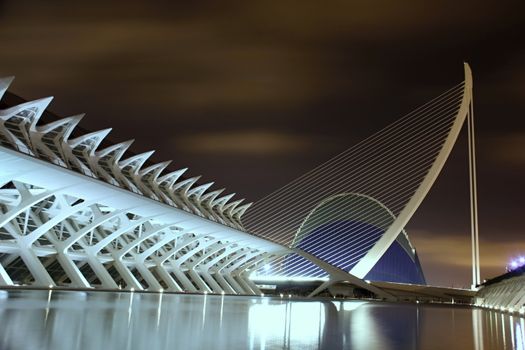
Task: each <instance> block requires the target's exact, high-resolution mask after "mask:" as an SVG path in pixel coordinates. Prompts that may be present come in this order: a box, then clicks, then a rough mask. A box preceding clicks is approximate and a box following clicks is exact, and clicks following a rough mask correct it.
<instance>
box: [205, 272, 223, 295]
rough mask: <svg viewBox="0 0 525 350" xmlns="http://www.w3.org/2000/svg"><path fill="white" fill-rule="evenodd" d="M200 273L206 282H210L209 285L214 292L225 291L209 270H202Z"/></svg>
mask: <svg viewBox="0 0 525 350" xmlns="http://www.w3.org/2000/svg"><path fill="white" fill-rule="evenodd" d="M200 275H201V276H202V278H204V280H205V281H206V283H208V285H209V286H210V287H211V289H212V290H213V292H214V293H217V294H220V293H222V292H223V289H222V288H221V286H219V284H218V283H217V281H215V280H214V279H213V277H212V276H211V275H210V274H209V273H208V272H204V271H200Z"/></svg>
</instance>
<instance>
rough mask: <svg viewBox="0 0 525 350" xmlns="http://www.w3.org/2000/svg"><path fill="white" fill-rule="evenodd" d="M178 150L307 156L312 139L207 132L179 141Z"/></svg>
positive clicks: (261, 132)
mask: <svg viewBox="0 0 525 350" xmlns="http://www.w3.org/2000/svg"><path fill="white" fill-rule="evenodd" d="M175 147H176V148H178V149H179V150H183V151H185V152H188V153H204V154H208V155H213V154H220V155H225V154H228V155H230V154H235V155H280V154H293V153H300V152H305V151H306V150H308V149H309V148H311V147H313V145H312V142H311V138H309V137H307V136H301V135H293V134H286V133H280V132H275V131H268V130H241V131H224V132H206V133H197V134H190V135H185V136H182V137H177V138H176V139H175Z"/></svg>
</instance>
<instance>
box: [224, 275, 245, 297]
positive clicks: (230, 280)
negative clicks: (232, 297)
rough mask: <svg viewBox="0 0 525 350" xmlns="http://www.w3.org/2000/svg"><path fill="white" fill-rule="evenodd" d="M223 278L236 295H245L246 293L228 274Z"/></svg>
mask: <svg viewBox="0 0 525 350" xmlns="http://www.w3.org/2000/svg"><path fill="white" fill-rule="evenodd" d="M223 277H224V278H225V279H226V281H228V283H229V284H230V286H232V288H233V289H235V291H236V292H237V294H246V291H245V290H244V289H243V288H242V287H241V286H240V285H239V283H237V281H236V280H235V279H234V278H233V277H232V276H231V275H230V274H229V273H228V274H225V275H223Z"/></svg>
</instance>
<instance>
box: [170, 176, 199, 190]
mask: <svg viewBox="0 0 525 350" xmlns="http://www.w3.org/2000/svg"><path fill="white" fill-rule="evenodd" d="M201 177H202V175H199V176H194V177H190V178H189V179H186V180H183V181H181V182H178V183H174V184H173V185H172V186H171V190H172V191H176V190H181V191H182V192H186V191H188V189H189V188H190V187H191V186H193V184H194V183H196V182H197V181H199V179H200V178H201Z"/></svg>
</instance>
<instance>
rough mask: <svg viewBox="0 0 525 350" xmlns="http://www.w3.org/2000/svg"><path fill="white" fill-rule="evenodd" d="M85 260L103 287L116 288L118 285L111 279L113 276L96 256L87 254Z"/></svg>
mask: <svg viewBox="0 0 525 350" xmlns="http://www.w3.org/2000/svg"><path fill="white" fill-rule="evenodd" d="M87 261H88V264H89V266H90V267H91V269H92V270H93V272H95V275H97V278H98V279H99V280H100V283H102V287H103V288H108V289H117V288H118V285H117V283H116V282H115V280H113V277H111V275H110V274H109V272H108V270H106V268H105V267H104V265H103V264H102V263H101V262H100V261H99V260H98V259H97V258H96V257H94V256H92V255H88V259H87Z"/></svg>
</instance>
